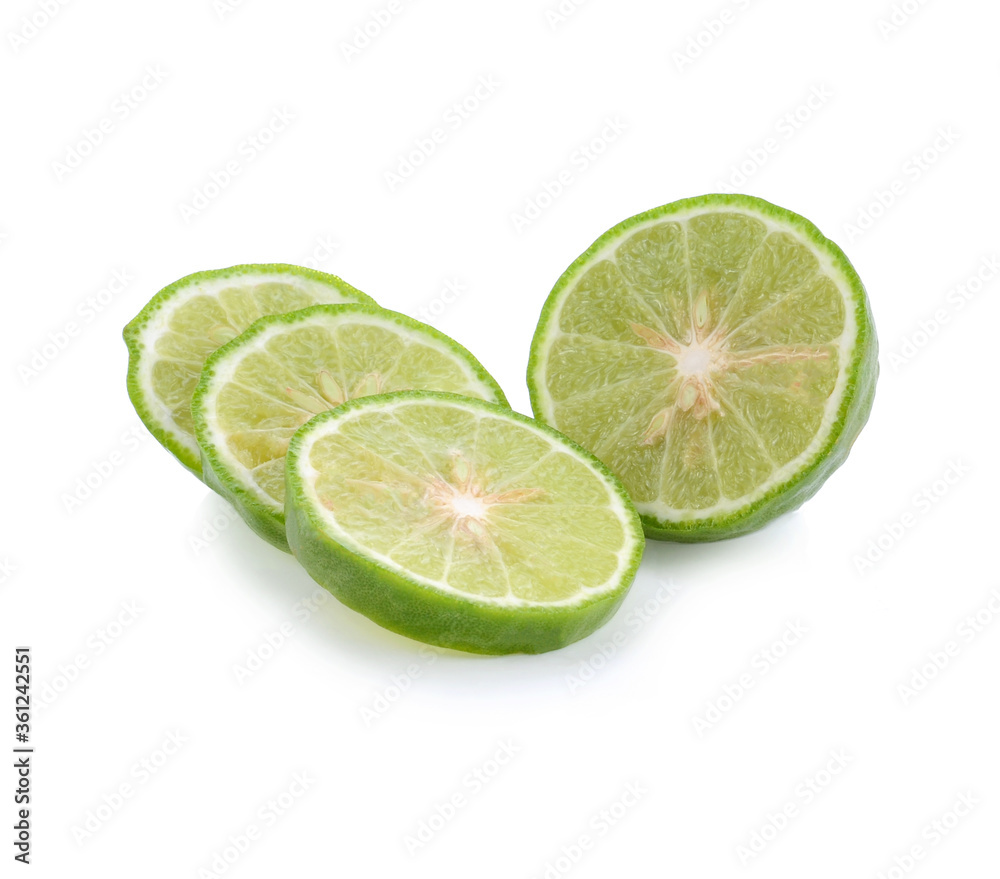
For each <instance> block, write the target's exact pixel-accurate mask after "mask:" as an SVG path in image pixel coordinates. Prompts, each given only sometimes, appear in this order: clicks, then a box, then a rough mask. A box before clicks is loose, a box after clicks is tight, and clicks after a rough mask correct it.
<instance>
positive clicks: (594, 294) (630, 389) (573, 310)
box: [528, 195, 878, 541]
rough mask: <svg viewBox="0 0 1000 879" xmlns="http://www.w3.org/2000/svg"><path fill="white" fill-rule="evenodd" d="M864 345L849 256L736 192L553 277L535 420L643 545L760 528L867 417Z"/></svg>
mask: <svg viewBox="0 0 1000 879" xmlns="http://www.w3.org/2000/svg"><path fill="white" fill-rule="evenodd" d="M877 356H878V345H877V342H876V338H875V328H874V326H873V323H872V317H871V312H870V310H869V306H868V300H867V297H866V295H865V290H864V287H863V286H862V284H861V281H860V279H859V278H858V276H857V273H856V272H855V271H854V268H853V267H852V266H851V264H850V263H849V262H848V260H847V257H845V256H844V254H843V252H842V251H841V250H840V248H838V247H837V246H836V245H835V244H834V243H833V242H831V241H829V240H827V239H826V238H824V237H823V235H822V234H820V232H819V230H818V229H817V228H816V227H815V226H813V225H812V224H811V223H810V222H809V221H808V220H805V219H804V218H803V217H800V216H798V215H797V214H793V213H791V212H789V211H786V210H783V209H782V208H779V207H775V206H774V205H772V204H769V203H768V202H766V201H762V200H761V199H757V198H751V197H749V196H745V195H706V196H703V197H701V198H693V199H685V200H683V201H678V202H674V203H673V204H670V205H666V206H665V207H661V208H657V209H655V210H652V211H649V212H647V213H644V214H640V215H638V216H636V217H633V218H632V219H630V220H626V221H625V222H624V223H621V224H620V225H618V226H616V227H615V228H613V229H611V230H610V231H609V232H607V233H606V234H605V235H603V236H602V237H601V238H599V239H598V240H597V241H596V242H595V243H594V244H593V245H592V246H591V248H590V249H589V250H588V251H587V252H586V253H585V254H583V256H581V257H580V258H579V259H578V260H577V261H576V262H575V263H573V265H572V266H570V268H569V269H568V270H567V271H566V273H565V274H564V275H563V276H562V277H561V278H560V279H559V281H558V283H557V284H556V286H555V289H554V290H553V291H552V293H551V294H550V295H549V298H548V301H547V302H546V303H545V307H544V309H543V310H542V315H541V318H540V320H539V324H538V328H537V330H536V331H535V336H534V339H533V341H532V346H531V359H530V363H529V366H528V387H529V390H530V392H531V404H532V408H533V409H534V412H535V415H536V417H538V418H540V419H541V420H543V421H545V422H547V423H548V424H551V425H553V426H554V427H557V428H558V429H559V430H561V431H562V432H563V433H565V434H567V435H568V436H570V437H572V438H573V439H574V440H576V441H577V442H578V443H580V445H582V446H583V447H584V448H587V449H589V450H590V451H592V452H593V453H594V454H595V455H596V456H597V457H598V458H600V459H601V460H602V461H604V463H605V464H607V465H608V467H610V468H611V470H612V471H613V472H614V473H615V474H617V476H618V477H619V478H620V479H621V480H622V482H623V483H624V484H625V486H626V488H628V490H629V492H630V494H631V496H632V499H633V500H634V501H635V504H636V507H637V508H638V510H639V513H640V515H641V516H642V520H643V525H644V527H645V530H646V534H647V535H648V536H649V537H654V538H660V539H667V540H680V541H702V540H716V539H719V538H723V537H733V536H735V535H738V534H743V533H746V532H748V531H752V530H754V529H756V528H759V527H761V526H762V525H764V524H765V523H766V522H768V521H769V520H770V519H772V518H774V517H775V516H777V515H779V514H780V513H782V512H785V511H787V510H791V509H794V508H796V507H798V506H799V505H800V504H801V503H803V502H804V501H805V500H807V499H808V498H809V497H811V496H812V495H813V494H814V493H815V492H816V491H817V490H818V489H819V487H820V486H821V485H822V484H823V482H824V481H825V480H826V479H827V477H828V476H830V474H831V473H832V472H833V471H834V470H835V469H836V468H837V467H839V466H840V464H842V463H843V461H844V460H845V458H846V457H847V454H848V452H849V451H850V448H851V445H852V443H853V442H854V440H855V439H856V438H857V436H858V434H859V433H860V431H861V428H862V427H863V426H864V424H865V422H866V421H867V419H868V413H869V411H870V410H871V405H872V399H873V397H874V394H875V382H876V378H877V376H878V362H877Z"/></svg>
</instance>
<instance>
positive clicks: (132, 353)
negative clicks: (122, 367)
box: [124, 264, 372, 477]
mask: <svg viewBox="0 0 1000 879" xmlns="http://www.w3.org/2000/svg"><path fill="white" fill-rule="evenodd" d="M344 302H364V303H371V302H372V300H371V299H370V298H369V297H368V296H365V294H364V293H362V292H361V291H359V290H356V289H354V287H352V286H351V285H350V284H348V283H346V282H344V281H342V280H341V279H340V278H338V277H336V276H334V275H328V274H325V273H323V272H316V271H312V270H310V269H305V268H300V267H298V266H290V265H278V264H273V265H272V264H268V265H243V266H233V267H232V268H229V269H220V270H218V271H210V272H198V273H197V274H193V275H188V276H186V277H184V278H181V279H180V280H179V281H176V282H174V283H173V284H171V285H170V286H169V287H165V288H164V289H163V290H161V291H160V292H159V293H157V294H156V296H154V297H153V298H152V299H151V300H150V301H149V303H148V304H147V305H146V306H145V307H144V308H143V309H142V311H140V312H139V314H138V315H137V316H136V317H135V318H134V319H133V320H132V321H131V322H130V323H129V324H128V326H127V327H125V332H124V336H125V342H126V344H127V345H128V349H129V371H128V389H129V396H130V397H131V399H132V403H133V405H134V406H135V408H136V411H137V412H138V414H139V416H140V418H142V420H143V422H144V423H145V424H146V426H147V427H148V428H149V430H150V432H151V433H152V434H153V435H154V436H155V437H156V438H157V440H159V442H160V443H162V444H163V445H164V446H165V447H166V448H167V449H168V451H170V452H171V453H172V454H173V455H174V456H175V457H176V458H177V459H178V460H179V461H180V462H181V463H182V464H183V465H184V466H185V467H187V468H188V469H189V470H191V471H192V472H193V473H194V474H195V475H197V476H199V477H200V476H201V456H200V453H199V451H198V445H197V442H196V440H195V436H194V422H193V421H192V417H191V398H192V396H193V394H194V389H195V387H196V385H197V384H198V379H199V377H200V375H201V370H202V367H203V366H204V364H205V361H206V360H207V359H208V357H209V355H210V354H212V352H214V351H216V350H217V349H218V348H220V347H221V346H222V345H225V344H226V343H227V342H230V341H232V340H233V339H234V338H236V336H238V335H239V334H240V333H241V332H243V330H245V329H246V328H247V327H248V326H250V324H251V323H253V322H254V321H255V320H257V319H258V318H260V317H263V316H264V315H269V314H281V313H283V312H288V311H294V310H296V309H301V308H305V307H307V306H309V305H316V304H318V303H344Z"/></svg>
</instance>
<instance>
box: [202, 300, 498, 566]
mask: <svg viewBox="0 0 1000 879" xmlns="http://www.w3.org/2000/svg"><path fill="white" fill-rule="evenodd" d="M409 388H422V389H427V390H439V391H452V392H454V393H458V394H467V395H468V396H470V397H478V398H480V399H483V400H489V401H491V402H494V403H500V404H503V405H507V400H506V398H505V397H504V395H503V391H501V390H500V386H499V385H498V384H497V383H496V381H494V379H493V377H492V376H491V375H490V374H489V373H488V372H487V371H486V370H485V369H484V368H483V366H482V364H481V363H480V362H479V361H478V360H476V358H475V357H473V356H472V354H470V353H469V352H468V351H466V350H465V348H463V347H462V346H461V345H459V344H458V342H456V341H454V340H453V339H449V338H448V337H447V336H446V335H444V334H443V333H440V332H438V331H437V330H435V329H434V328H433V327H429V326H427V325H426V324H422V323H420V322H419V321H416V320H413V319H412V318H409V317H406V316H405V315H402V314H396V313H395V312H392V311H386V310H384V309H381V308H378V307H377V306H373V305H316V306H313V307H311V308H306V309H303V310H301V311H295V312H292V313H290V314H284V315H272V316H270V317H264V318H261V319H260V320H258V321H256V322H255V323H254V324H252V325H251V326H250V327H249V329H247V330H246V331H245V332H243V333H242V334H241V335H239V336H238V337H237V338H236V339H234V340H233V341H232V342H229V343H228V344H227V345H225V346H223V347H222V348H220V349H219V350H218V351H216V352H215V353H214V354H212V355H211V356H210V357H209V358H208V361H207V362H206V363H205V368H204V370H203V371H202V376H201V379H200V381H199V382H198V387H197V388H196V389H195V393H194V400H193V402H192V404H191V412H192V415H193V417H194V422H195V433H196V435H197V438H198V444H199V446H200V447H201V450H202V471H203V473H204V478H205V481H206V482H207V483H208V484H209V485H211V486H212V487H213V488H214V489H215V490H216V491H218V492H219V493H220V494H221V495H222V496H223V497H225V498H227V499H228V500H229V501H230V502H231V503H232V504H233V506H235V507H236V509H237V510H238V511H239V513H240V515H241V516H242V517H243V518H244V519H245V520H246V522H247V524H249V525H250V527H251V528H253V529H254V530H255V531H256V532H257V533H258V534H260V535H261V536H262V537H264V538H265V539H266V540H269V541H270V542H271V543H273V544H274V545H275V546H277V547H279V548H280V549H283V550H285V551H286V552H287V551H288V542H287V541H286V539H285V513H284V508H285V451H286V450H287V448H288V441H289V440H290V439H291V438H292V434H294V433H295V431H296V430H298V429H299V428H300V427H301V426H302V425H303V424H304V423H305V422H306V421H308V420H309V419H310V418H312V417H313V416H314V415H316V414H317V413H320V412H325V411H327V410H328V409H332V408H333V407H335V406H339V405H340V404H341V403H343V402H344V401H345V400H350V399H355V398H357V397H367V396H371V395H373V394H382V393H388V392H390V391H400V390H405V389H409Z"/></svg>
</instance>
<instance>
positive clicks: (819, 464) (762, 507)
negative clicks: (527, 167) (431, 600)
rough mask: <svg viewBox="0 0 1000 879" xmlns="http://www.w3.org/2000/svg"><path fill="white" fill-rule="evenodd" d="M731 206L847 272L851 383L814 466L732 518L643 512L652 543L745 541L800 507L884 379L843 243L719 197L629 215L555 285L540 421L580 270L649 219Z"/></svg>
mask: <svg viewBox="0 0 1000 879" xmlns="http://www.w3.org/2000/svg"><path fill="white" fill-rule="evenodd" d="M726 206H731V207H733V208H740V209H750V210H751V211H755V212H757V213H759V214H762V215H764V216H768V217H774V218H775V219H780V220H782V221H784V222H786V223H788V224H790V225H791V226H793V227H794V228H796V229H797V230H798V231H799V232H801V233H802V235H803V236H804V237H805V238H806V239H807V240H809V241H810V242H811V243H812V244H814V245H815V246H816V247H817V248H819V249H820V250H822V251H824V252H825V253H826V254H828V255H829V256H830V258H831V259H832V260H833V262H834V264H835V265H836V266H837V268H838V269H840V271H841V272H842V273H843V275H844V278H845V279H846V281H847V282H848V285H849V286H850V288H851V290H852V291H853V293H854V316H855V320H856V321H857V328H858V335H857V338H856V339H855V345H854V351H853V357H852V358H851V363H850V365H849V366H848V369H847V384H846V386H845V388H844V396H843V399H842V400H841V404H840V408H839V409H838V411H837V416H836V419H835V421H834V423H833V425H832V427H831V428H830V433H829V434H828V436H827V439H826V442H825V444H824V445H823V447H822V448H821V449H820V450H819V451H818V452H817V453H816V455H815V457H814V458H813V461H812V463H811V464H809V465H807V466H806V467H804V468H803V469H801V470H799V471H798V472H797V473H795V474H794V475H793V476H792V478H791V479H788V480H786V481H785V482H783V483H782V484H781V485H777V486H775V487H774V488H773V489H771V491H769V492H768V493H767V494H766V495H764V496H763V497H761V498H758V499H757V500H756V501H754V502H753V503H752V504H748V505H747V506H745V507H743V508H741V509H740V510H737V511H736V512H734V513H731V514H729V515H727V516H716V517H712V518H702V519H691V520H685V521H683V522H670V521H666V520H663V519H658V518H656V517H655V516H651V515H649V514H642V513H641V514H640V516H641V518H642V524H643V530H644V531H645V533H646V536H647V537H650V538H652V539H654V540H671V541H676V542H680V543H704V542H707V541H712V540H724V539H727V538H730V537H739V536H740V535H742V534H747V533H749V532H751V531H756V530H757V529H758V528H761V527H763V526H764V525H766V524H767V523H768V522H770V521H771V520H772V519H774V518H776V517H778V516H780V515H782V514H783V513H787V512H790V511H792V510H795V509H797V508H798V507H800V506H801V505H802V504H803V503H805V502H806V501H807V500H809V498H811V497H812V496H813V495H814V494H816V492H817V491H819V489H820V488H821V487H822V485H823V483H824V482H826V480H827V479H828V478H829V477H830V475H831V474H832V473H833V472H834V471H835V470H836V469H837V468H838V467H840V465H841V464H843V463H844V461H845V460H846V459H847V456H848V454H849V452H850V450H851V447H852V446H853V445H854V441H855V440H856V439H857V437H858V435H859V434H860V433H861V429H862V428H863V427H864V426H865V424H866V422H867V421H868V416H869V414H870V413H871V408H872V403H873V401H874V399H875V385H876V383H877V380H878V374H879V365H878V338H877V336H876V334H875V323H874V320H873V318H872V313H871V306H870V305H869V302H868V294H867V292H866V291H865V287H864V284H863V283H862V282H861V278H860V277H859V276H858V273H857V271H856V270H855V268H854V266H853V265H852V264H851V262H850V260H849V259H848V258H847V255H846V254H845V253H844V252H843V251H842V250H841V249H840V247H839V246H838V245H837V244H835V243H834V242H833V241H831V240H830V239H829V238H827V237H826V236H825V235H823V233H822V232H820V230H819V229H818V228H817V227H816V226H815V225H814V224H813V223H811V222H810V221H809V220H807V219H806V218H805V217H803V216H801V215H799V214H796V213H794V212H792V211H789V210H787V209H785V208H782V207H778V206H777V205H775V204H772V203H771V202H769V201H765V200H764V199H762V198H756V197H755V196H751V195H739V194H728V193H714V194H708V195H702V196H696V197H694V198H685V199H680V200H679V201H675V202H671V203H670V204H667V205H662V206H661V207H658V208H653V209H652V210H648V211H644V212H643V213H641V214H636V215H635V216H634V217H629V219H627V220H624V221H623V222H621V223H619V224H618V225H617V226H614V227H613V228H611V229H609V230H608V231H607V232H605V233H604V234H603V235H602V236H601V237H600V238H598V239H597V240H596V241H595V242H594V243H593V244H592V245H591V246H590V247H589V248H587V250H586V251H585V252H584V253H583V254H581V255H580V256H579V257H578V258H577V259H576V260H575V261H574V262H573V264H572V265H571V266H570V267H569V268H568V269H567V270H566V271H565V272H564V273H563V274H562V276H561V277H560V278H559V280H558V281H556V284H555V287H553V288H552V291H551V292H550V293H549V295H548V298H547V299H546V300H545V304H544V305H543V306H542V312H541V315H540V316H539V319H538V325H537V326H536V327H535V333H534V335H533V336H532V339H531V352H530V354H529V357H528V370H527V384H528V394H529V397H530V400H531V409H532V411H533V412H534V413H535V417H536V418H538V419H539V420H540V421H544V420H545V418H544V415H543V413H542V405H541V399H542V394H543V390H542V389H541V388H540V386H539V383H538V382H537V381H536V379H535V374H536V372H537V370H538V368H539V359H540V353H539V349H540V348H541V346H542V344H543V342H544V340H545V337H546V333H547V332H548V324H549V320H550V318H551V317H552V315H553V313H554V311H555V308H556V305H557V304H558V302H559V301H560V299H561V297H562V294H563V293H564V292H565V291H566V289H567V288H568V287H569V285H570V284H571V283H572V282H573V281H574V280H575V279H576V277H577V275H578V274H579V272H580V271H581V270H582V269H583V268H584V267H586V266H588V265H589V264H590V261H591V260H592V259H593V257H594V255H595V254H596V253H598V252H599V251H601V250H603V249H604V248H605V247H606V246H607V245H608V244H609V243H611V242H612V241H613V240H614V239H616V238H619V237H621V235H622V233H624V232H627V231H628V230H629V229H631V228H632V227H634V226H637V225H640V224H642V223H646V222H648V221H649V220H658V219H663V218H665V217H669V216H671V215H672V214H675V213H678V212H680V211H686V210H689V209H691V208H699V207H705V208H717V207H726Z"/></svg>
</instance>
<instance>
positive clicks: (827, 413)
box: [535, 205, 858, 522]
mask: <svg viewBox="0 0 1000 879" xmlns="http://www.w3.org/2000/svg"><path fill="white" fill-rule="evenodd" d="M709 213H743V214H747V215H749V216H752V217H753V218H754V219H756V220H759V221H760V222H761V223H763V224H764V226H765V227H766V229H767V234H766V235H765V239H764V240H766V238H767V236H769V235H770V234H771V233H773V232H783V233H787V234H790V235H792V236H794V237H795V239H796V240H797V241H799V242H801V243H802V244H803V245H804V246H806V247H807V248H808V249H809V251H810V252H811V253H812V254H813V255H814V256H815V257H816V258H817V260H818V261H819V264H820V267H821V270H822V271H823V273H824V274H825V275H826V276H827V277H828V278H830V280H831V281H833V283H834V284H835V285H836V287H837V290H838V291H839V292H840V294H841V296H842V297H843V300H844V312H845V323H844V331H843V332H842V333H841V335H840V336H838V337H836V338H834V339H831V340H830V341H829V342H827V343H825V344H829V345H834V346H836V347H837V348H838V350H839V354H840V356H839V363H838V374H837V380H836V383H835V385H834V388H833V390H832V392H831V393H830V395H829V397H828V398H827V400H826V404H825V408H824V412H823V418H822V421H821V422H820V426H819V429H818V430H817V431H816V435H815V436H814V437H813V439H812V441H811V442H810V443H809V445H808V446H807V447H806V448H805V449H804V450H803V451H802V452H801V453H800V454H799V455H797V456H796V457H795V458H793V459H792V460H791V461H788V462H787V463H786V464H783V465H781V466H780V467H777V468H776V469H775V470H774V471H773V472H772V473H771V475H770V476H769V477H768V478H767V479H766V480H765V481H764V482H763V483H762V484H761V485H759V486H757V488H755V489H754V490H753V491H751V492H749V493H748V494H745V495H743V496H741V497H738V498H732V499H730V498H723V499H721V500H720V501H718V502H717V503H715V504H713V505H712V506H709V507H704V508H699V509H698V510H697V511H691V510H688V509H678V508H676V507H672V506H670V505H668V504H666V503H664V502H663V501H662V500H656V501H642V502H638V501H637V502H636V508H637V509H638V510H639V512H640V513H642V514H644V515H649V516H652V517H654V518H656V519H659V520H661V521H673V522H681V521H698V520H702V519H711V518H715V517H724V516H726V515H729V514H731V513H734V512H736V511H738V510H742V509H744V508H745V507H747V506H749V505H750V504H753V503H754V502H755V501H757V500H759V499H760V498H762V497H764V496H765V495H766V494H768V493H769V492H771V491H772V490H773V489H774V488H775V487H776V486H779V485H781V484H783V483H785V482H787V481H789V480H790V479H791V478H792V477H793V476H794V475H795V474H796V473H798V472H800V471H802V470H803V469H804V468H806V467H807V466H809V464H810V463H811V462H812V461H813V460H814V458H815V456H816V455H817V453H818V452H819V450H820V449H821V448H822V447H823V445H824V443H825V442H826V439H827V437H828V436H829V434H830V430H831V428H832V427H833V424H834V422H835V421H836V418H837V413H838V411H839V410H840V406H841V403H842V401H843V397H844V390H845V388H846V386H847V382H848V371H849V368H850V366H851V363H852V359H853V358H852V356H851V355H852V352H853V351H854V348H855V344H856V342H857V334H858V326H857V320H856V315H855V308H856V305H857V303H856V301H855V299H854V293H853V290H852V288H851V285H850V283H849V282H848V280H847V279H846V278H845V277H844V275H843V273H842V271H841V269H840V268H839V266H838V265H837V264H836V263H835V262H834V261H833V259H832V258H831V257H830V255H829V254H828V253H827V252H826V251H825V250H823V249H820V248H818V247H816V245H815V243H814V242H813V241H812V240H810V239H809V238H807V237H806V236H804V235H803V234H802V233H801V232H800V230H799V229H798V228H797V227H796V226H795V225H793V224H791V223H783V222H780V221H778V220H776V219H775V218H774V217H771V216H768V215H766V214H762V213H758V212H757V211H755V210H753V209H752V208H751V207H749V206H745V205H719V206H717V207H705V206H692V207H690V208H687V209H685V210H680V211H677V212H675V213H671V214H665V215H663V216H659V217H655V218H651V219H648V220H645V221H644V222H642V223H637V224H635V225H633V226H630V227H628V228H627V229H624V230H622V231H621V232H620V233H619V234H617V235H615V236H614V237H613V238H612V239H610V240H609V241H607V242H606V243H605V244H604V245H603V246H602V248H601V249H600V250H599V251H597V252H596V253H594V254H592V255H591V256H590V257H589V258H588V260H587V262H586V263H584V264H583V265H582V266H580V267H579V268H578V269H577V271H576V274H575V275H574V277H573V278H572V279H571V280H570V281H569V282H568V283H566V284H565V286H564V288H563V290H562V291H561V297H560V299H559V300H558V301H557V302H556V303H555V305H554V307H553V308H552V311H551V312H550V313H549V316H548V322H547V325H546V333H545V336H544V337H543V340H542V344H541V345H540V346H539V349H538V352H537V353H538V356H537V358H536V363H537V364H538V365H537V368H536V374H535V380H536V388H537V393H538V398H539V401H540V403H541V409H542V411H541V413H540V414H541V415H542V417H544V419H545V420H546V421H547V422H549V423H550V424H553V425H555V426H556V427H558V420H557V419H556V418H555V413H554V408H553V401H552V398H551V396H550V395H549V393H548V384H547V378H546V370H545V365H546V363H547V360H548V353H549V349H550V348H551V347H552V345H553V344H554V342H555V341H556V340H557V339H558V338H559V337H560V335H562V331H561V330H560V329H559V326H560V317H561V313H562V307H563V304H564V303H565V302H566V299H567V297H568V295H569V294H570V293H571V292H572V291H573V289H574V288H575V283H576V280H577V279H578V278H579V277H580V275H581V274H582V273H583V272H584V271H586V269H587V268H589V267H590V266H592V265H595V264H597V263H599V262H601V261H602V260H608V261H611V262H613V263H616V251H617V250H618V248H619V247H620V246H621V245H622V243H623V242H624V241H626V240H627V239H629V238H631V237H632V236H634V235H636V234H638V233H639V232H642V231H643V230H645V229H648V228H650V227H652V226H659V225H661V224H664V223H684V222H685V221H687V220H689V219H691V218H692V217H696V216H703V215H705V214H709ZM712 356H713V352H712V351H710V350H705V349H701V348H700V347H698V346H691V347H689V348H688V349H687V350H685V351H684V352H683V353H682V354H681V355H680V357H679V358H678V369H679V372H681V373H682V374H686V375H689V376H694V377H696V378H698V377H701V376H703V375H705V374H706V373H707V370H708V367H709V364H710V362H711V360H712ZM681 361H683V363H682V362H681ZM651 429H652V426H651Z"/></svg>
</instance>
